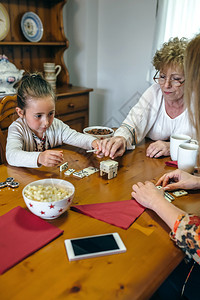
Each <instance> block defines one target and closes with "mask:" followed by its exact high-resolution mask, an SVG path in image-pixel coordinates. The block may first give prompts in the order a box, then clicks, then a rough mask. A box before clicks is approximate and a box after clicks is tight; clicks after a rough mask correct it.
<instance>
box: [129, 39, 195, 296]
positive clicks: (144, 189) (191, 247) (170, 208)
mask: <svg viewBox="0 0 200 300" xmlns="http://www.w3.org/2000/svg"><path fill="white" fill-rule="evenodd" d="M185 76H186V82H185V102H186V106H187V108H188V111H189V116H190V119H191V122H192V123H193V125H194V128H195V131H196V136H197V137H198V140H199V142H200V111H199V107H200V35H198V36H196V37H195V38H194V39H193V40H192V41H190V43H189V44H188V46H187V49H186V56H185ZM193 112H195V113H193ZM157 185H162V186H163V189H164V190H168V191H172V190H176V189H194V190H195V189H198V190H199V189H200V177H198V176H194V175H191V174H188V173H186V172H184V171H181V170H175V171H173V172H170V173H167V174H164V175H163V176H162V177H161V178H160V179H159V180H158V182H157ZM132 189H133V191H132V196H133V197H134V198H135V199H136V200H137V201H138V202H139V203H140V204H142V205H143V206H145V207H147V208H149V209H152V210H153V211H155V212H156V214H158V215H159V216H160V218H162V219H163V220H164V222H165V223H166V224H167V225H168V226H169V228H170V229H171V230H173V231H172V232H171V233H170V236H171V238H172V239H173V240H174V241H175V242H176V243H177V245H178V246H179V247H180V248H181V249H182V250H183V251H184V252H185V253H186V254H187V256H188V257H189V258H190V259H191V260H190V262H187V263H186V262H185V261H183V262H182V263H181V264H180V265H179V266H178V267H177V268H176V269H175V270H174V271H173V272H172V273H171V275H170V276H169V277H168V279H167V280H166V281H165V282H164V283H163V284H162V286H161V287H160V288H159V290H158V291H157V293H156V294H155V295H154V296H153V298H152V299H151V300H153V299H155V300H157V299H161V300H168V299H173V300H179V299H185V300H199V299H200V292H199V287H200V216H198V215H192V214H188V213H186V212H185V211H183V210H181V209H179V208H178V207H176V206H175V205H173V204H172V203H169V202H168V201H167V200H166V199H165V198H164V197H163V194H162V192H161V190H158V189H157V188H156V187H155V186H154V184H153V183H151V182H145V183H144V184H143V183H141V182H138V183H137V184H134V185H133V187H132Z"/></svg>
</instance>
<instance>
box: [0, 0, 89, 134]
mask: <svg viewBox="0 0 200 300" xmlns="http://www.w3.org/2000/svg"><path fill="white" fill-rule="evenodd" d="M1 3H2V4H3V5H4V7H5V8H6V10H7V12H8V14H9V19H10V29H9V32H8V34H7V36H6V37H5V38H4V39H3V40H2V41H0V54H5V55H6V56H7V57H8V59H9V61H10V62H12V63H13V64H14V65H15V66H16V67H17V68H18V69H23V70H25V71H29V72H35V71H39V72H43V63H44V62H54V63H55V64H56V65H57V64H58V65H61V67H62V70H61V72H60V74H59V75H58V77H57V88H56V95H57V101H56V117H58V118H60V119H61V120H63V121H64V122H66V123H67V124H68V125H69V126H71V127H72V128H74V129H76V130H78V131H82V130H83V128H84V127H86V126H88V114H89V93H90V92H91V91H92V89H88V88H81V87H75V86H72V85H71V84H70V81H69V73H68V70H67V67H66V65H65V63H64V58H63V54H64V51H65V50H66V49H67V48H68V47H69V43H68V40H67V39H66V37H65V34H64V28H63V6H64V4H65V3H66V0H40V1H35V0H20V1H19V0H9V1H7V0H2V1H1ZM26 12H34V13H35V14H37V15H38V16H39V18H40V20H41V22H42V24H43V36H42V38H41V40H40V41H38V42H30V41H28V40H27V39H26V38H25V36H24V34H23V32H22V29H21V19H22V16H23V15H24V13H26Z"/></svg>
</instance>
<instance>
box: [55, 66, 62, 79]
mask: <svg viewBox="0 0 200 300" xmlns="http://www.w3.org/2000/svg"><path fill="white" fill-rule="evenodd" d="M56 69H58V71H57V72H56V74H55V75H56V77H57V76H58V74H60V71H61V66H60V65H56V66H55V70H56Z"/></svg>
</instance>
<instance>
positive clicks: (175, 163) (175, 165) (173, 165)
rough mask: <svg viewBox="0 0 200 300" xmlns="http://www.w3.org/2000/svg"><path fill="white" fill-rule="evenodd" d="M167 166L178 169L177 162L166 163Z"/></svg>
mask: <svg viewBox="0 0 200 300" xmlns="http://www.w3.org/2000/svg"><path fill="white" fill-rule="evenodd" d="M165 164H166V166H169V167H175V168H178V165H177V161H175V160H170V161H166V162H165Z"/></svg>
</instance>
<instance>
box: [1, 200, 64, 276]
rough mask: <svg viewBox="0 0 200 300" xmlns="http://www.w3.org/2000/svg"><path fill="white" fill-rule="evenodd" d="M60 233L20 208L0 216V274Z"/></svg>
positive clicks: (60, 232)
mask: <svg viewBox="0 0 200 300" xmlns="http://www.w3.org/2000/svg"><path fill="white" fill-rule="evenodd" d="M62 233H63V231H62V230H60V229H59V228H57V227H55V226H54V225H52V224H49V223H48V222H46V221H45V220H43V219H41V218H39V217H37V216H35V215H34V214H32V213H31V212H29V211H27V210H26V209H24V208H22V207H20V206H18V207H15V208H13V209H12V210H11V211H9V212H8V213H6V214H5V215H3V216H0V274H2V273H4V272H5V271H6V270H8V269H10V268H11V267H13V266H14V265H16V264H17V263H18V262H20V261H21V260H23V259H24V258H25V257H27V256H29V255H30V254H32V253H33V252H35V251H37V250H38V249H40V248H42V247H43V246H44V245H46V244H47V243H49V242H50V241H52V240H53V239H55V238H56V237H58V236H59V235H61V234H62Z"/></svg>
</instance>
